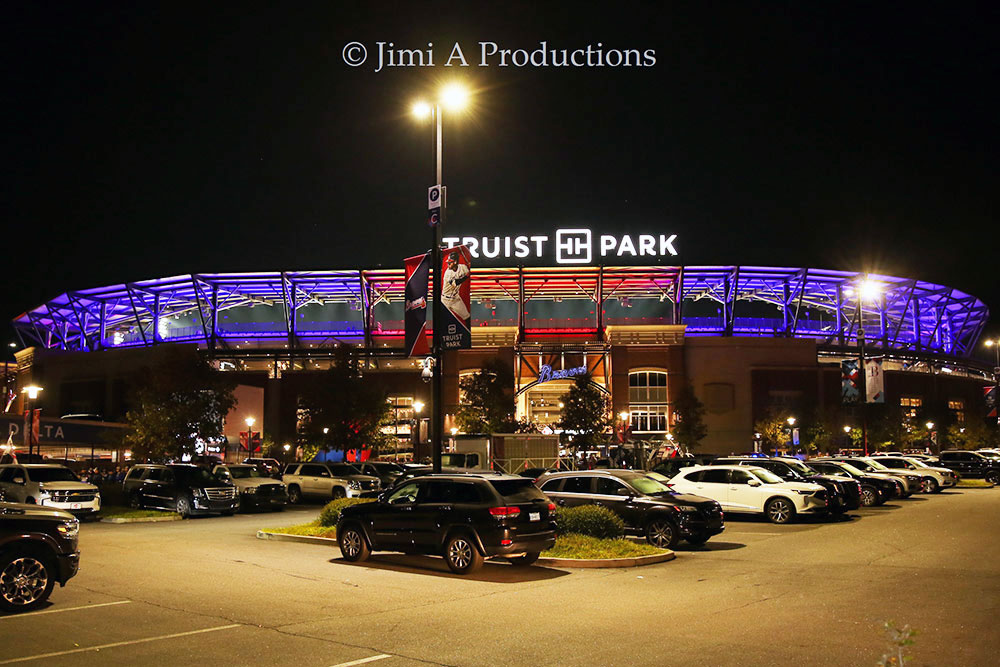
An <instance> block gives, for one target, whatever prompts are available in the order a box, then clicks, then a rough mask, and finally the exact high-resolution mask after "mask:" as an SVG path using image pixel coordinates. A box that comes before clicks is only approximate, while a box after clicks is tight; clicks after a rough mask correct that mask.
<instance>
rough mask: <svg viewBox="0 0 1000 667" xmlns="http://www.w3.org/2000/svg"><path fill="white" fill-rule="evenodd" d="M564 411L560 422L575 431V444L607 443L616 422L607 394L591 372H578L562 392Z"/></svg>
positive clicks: (567, 428) (565, 429)
mask: <svg viewBox="0 0 1000 667" xmlns="http://www.w3.org/2000/svg"><path fill="white" fill-rule="evenodd" d="M561 400H562V403H563V411H562V417H561V418H560V419H559V423H558V424H557V426H558V427H559V428H561V429H562V430H564V431H573V432H574V433H575V435H574V437H573V445H574V446H575V447H576V448H577V449H579V448H580V447H591V446H596V445H599V444H603V443H604V442H605V441H606V440H607V433H608V431H610V430H611V428H612V426H613V425H614V423H613V421H612V419H611V414H610V407H609V401H608V397H607V395H606V394H605V393H604V392H602V391H601V390H600V389H598V388H597V386H596V385H594V383H593V382H591V380H590V376H589V375H578V376H577V378H576V380H575V381H574V382H573V386H571V387H570V388H569V391H567V392H566V393H565V394H563V396H562V399H561Z"/></svg>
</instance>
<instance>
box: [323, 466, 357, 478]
mask: <svg viewBox="0 0 1000 667" xmlns="http://www.w3.org/2000/svg"><path fill="white" fill-rule="evenodd" d="M330 472H332V473H333V474H334V476H336V477H345V476H347V475H360V474H361V471H360V470H358V469H357V468H355V467H354V466H352V465H349V464H347V463H339V464H337V465H331V466H330Z"/></svg>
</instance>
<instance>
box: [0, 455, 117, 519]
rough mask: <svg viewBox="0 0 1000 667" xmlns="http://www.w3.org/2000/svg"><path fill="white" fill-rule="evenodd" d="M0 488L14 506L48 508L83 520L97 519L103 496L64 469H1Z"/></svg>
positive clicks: (39, 465) (27, 466)
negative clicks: (88, 518)
mask: <svg viewBox="0 0 1000 667" xmlns="http://www.w3.org/2000/svg"><path fill="white" fill-rule="evenodd" d="M0 488H3V489H4V492H5V495H6V496H7V499H8V500H9V501H10V502H14V503H28V504H37V505H46V506H49V507H54V508H56V509H61V510H64V511H66V512H69V513H71V514H73V515H75V516H79V517H96V516H97V513H98V512H100V511H101V493H100V491H99V490H98V488H97V487H96V486H94V485H93V484H87V483H86V482H81V481H80V478H79V477H77V476H76V474H75V473H74V472H73V471H72V470H70V469H69V468H67V467H66V466H64V465H52V464H42V463H26V464H8V465H0Z"/></svg>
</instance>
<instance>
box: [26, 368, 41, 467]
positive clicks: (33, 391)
mask: <svg viewBox="0 0 1000 667" xmlns="http://www.w3.org/2000/svg"><path fill="white" fill-rule="evenodd" d="M40 391H42V388H41V387H39V386H37V385H33V384H29V385H28V386H27V387H25V388H24V389H22V390H21V393H22V394H24V395H25V412H26V413H27V414H28V423H27V428H26V430H25V434H24V435H25V437H27V438H28V463H31V453H32V445H34V444H35V413H34V412H33V411H32V409H31V402H32V401H33V400H35V399H36V398H38V392H40Z"/></svg>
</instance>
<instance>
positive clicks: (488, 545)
mask: <svg viewBox="0 0 1000 667" xmlns="http://www.w3.org/2000/svg"><path fill="white" fill-rule="evenodd" d="M554 509H555V505H553V504H552V503H551V502H550V501H549V499H548V498H546V497H545V495H544V494H543V493H542V492H541V491H539V490H538V488H537V487H536V486H535V485H534V484H533V483H532V481H531V480H530V479H525V478H524V477H514V476H512V475H499V474H489V473H487V474H468V475H442V474H438V475H434V474H432V475H423V476H421V477H418V478H415V479H412V480H410V481H409V482H405V483H403V484H399V485H397V486H396V487H395V488H394V489H392V490H391V491H388V492H386V493H385V494H383V495H382V496H380V497H379V500H378V502H374V503H362V504H360V505H353V506H350V507H345V508H344V510H343V511H342V512H341V514H340V521H339V522H338V523H337V538H338V541H339V543H340V552H341V553H342V554H343V556H344V559H345V560H347V561H350V562H357V561H363V560H365V559H366V558H368V556H369V555H370V554H371V552H372V551H403V552H405V553H410V554H431V555H441V556H444V559H445V562H446V563H447V564H448V567H449V568H450V569H451V571H452V572H455V573H457V574H468V573H470V572H473V571H475V570H477V569H478V568H479V567H480V566H482V564H483V559H484V558H490V557H494V556H505V557H507V558H509V559H510V560H511V561H512V562H514V563H515V564H518V565H531V564H532V563H534V562H535V561H536V560H538V556H539V554H541V552H543V551H545V550H546V549H549V548H551V547H552V546H553V545H554V544H555V540H556V523H555V519H554V513H553V510H554Z"/></svg>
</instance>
